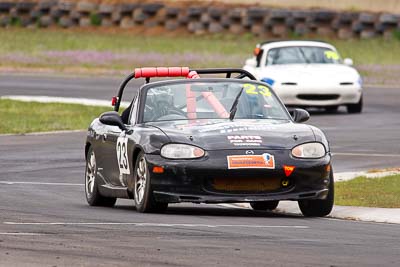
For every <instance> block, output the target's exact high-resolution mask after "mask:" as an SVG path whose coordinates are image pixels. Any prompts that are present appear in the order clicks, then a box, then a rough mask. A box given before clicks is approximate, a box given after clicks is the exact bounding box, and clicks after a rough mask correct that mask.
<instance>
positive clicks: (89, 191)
mask: <svg viewBox="0 0 400 267" xmlns="http://www.w3.org/2000/svg"><path fill="white" fill-rule="evenodd" d="M97 180H98V178H97V163H96V155H95V154H94V151H93V149H92V148H91V147H90V148H89V151H88V153H87V156H86V170H85V195H86V200H87V202H88V203H89V205H90V206H105V207H112V206H114V204H115V202H116V201H117V199H116V198H113V197H104V196H102V195H101V194H100V192H99V189H98V182H97Z"/></svg>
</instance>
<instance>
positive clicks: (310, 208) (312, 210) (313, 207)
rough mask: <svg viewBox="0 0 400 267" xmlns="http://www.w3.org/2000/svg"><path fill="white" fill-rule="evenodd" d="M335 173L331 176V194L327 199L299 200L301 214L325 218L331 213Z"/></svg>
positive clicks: (331, 173)
mask: <svg viewBox="0 0 400 267" xmlns="http://www.w3.org/2000/svg"><path fill="white" fill-rule="evenodd" d="M334 195H335V194H334V181H333V172H332V171H331V172H330V175H329V192H328V196H327V197H326V198H325V199H305V200H299V208H300V210H301V213H303V215H304V216H306V217H324V216H326V215H328V214H329V213H331V211H332V208H333V202H334Z"/></svg>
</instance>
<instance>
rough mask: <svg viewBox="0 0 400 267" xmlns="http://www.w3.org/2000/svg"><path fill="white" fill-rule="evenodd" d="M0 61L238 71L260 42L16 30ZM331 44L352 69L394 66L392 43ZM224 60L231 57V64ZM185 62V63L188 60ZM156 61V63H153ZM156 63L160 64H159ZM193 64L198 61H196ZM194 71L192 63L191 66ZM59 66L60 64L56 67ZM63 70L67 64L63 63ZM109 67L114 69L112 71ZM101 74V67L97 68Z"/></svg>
mask: <svg viewBox="0 0 400 267" xmlns="http://www.w3.org/2000/svg"><path fill="white" fill-rule="evenodd" d="M0 40H1V42H0V58H1V57H2V56H3V57H4V56H5V55H10V54H11V55H13V54H15V53H18V54H19V55H25V56H30V57H40V53H42V52H46V51H67V50H68V51H70V50H72V51H87V50H90V51H108V52H113V53H139V52H142V53H153V52H156V53H161V54H179V53H185V52H186V53H193V54H197V55H200V56H201V55H208V54H212V55H215V54H217V55H222V57H218V58H217V59H215V58H214V57H209V58H208V59H207V60H206V62H202V63H201V66H229V65H232V64H233V63H235V64H236V67H237V66H241V65H242V64H243V63H244V60H245V59H246V58H248V57H250V56H251V55H252V51H253V48H254V46H255V44H256V43H257V42H259V41H263V38H255V37H253V36H251V35H250V34H244V35H238V36H234V35H230V34H216V35H206V36H195V35H184V36H182V35H181V36H163V35H155V36H143V34H140V33H133V32H130V31H121V30H119V31H117V32H113V31H105V30H102V29H96V30H76V31H74V30H61V29H58V30H55V29H21V28H17V27H12V28H7V29H1V30H0ZM326 41H329V42H331V43H333V44H334V45H335V46H336V47H337V48H338V49H339V51H340V53H341V54H342V56H343V57H351V58H353V59H354V62H355V64H356V65H362V64H380V65H382V64H399V62H400V53H394V51H399V49H400V41H399V40H398V39H396V38H393V39H391V40H384V39H382V38H377V39H372V40H326ZM230 56H235V61H234V62H232V59H230ZM189 60H190V59H189ZM154 61H156V60H154ZM160 61H162V60H160ZM196 61H198V60H196ZM192 63H193V64H191V65H195V66H197V65H196V64H198V62H192ZM46 64H47V65H48V66H52V64H53V62H51V61H49V60H47V61H46V62H41V63H23V62H19V61H13V59H12V57H11V58H7V59H4V58H2V60H1V62H0V66H23V67H32V68H34V67H37V66H38V67H43V66H44V65H46ZM59 64H60V63H59ZM66 64H67V63H66ZM114 65H115V66H114ZM114 65H111V66H109V67H115V68H117V69H127V68H130V67H132V66H133V65H134V62H132V64H128V63H123V64H122V63H121V64H117V63H116V64H114ZM81 67H83V68H89V69H90V68H95V67H98V66H97V65H96V64H82V66H81ZM101 67H103V68H104V66H101Z"/></svg>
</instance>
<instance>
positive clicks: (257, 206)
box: [250, 200, 279, 211]
mask: <svg viewBox="0 0 400 267" xmlns="http://www.w3.org/2000/svg"><path fill="white" fill-rule="evenodd" d="M278 204H279V200H274V201H259V202H250V206H251V207H252V208H253V210H261V211H264V210H274V209H276V207H278Z"/></svg>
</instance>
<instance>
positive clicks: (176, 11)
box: [0, 0, 400, 39]
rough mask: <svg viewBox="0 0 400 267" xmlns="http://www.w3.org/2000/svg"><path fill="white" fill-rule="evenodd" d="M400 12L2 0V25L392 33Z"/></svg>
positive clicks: (270, 33)
mask: <svg viewBox="0 0 400 267" xmlns="http://www.w3.org/2000/svg"><path fill="white" fill-rule="evenodd" d="M399 23H400V16H399V15H397V14H388V13H366V12H338V11H331V10H298V9H297V10H296V9H277V8H269V7H265V6H254V5H253V6H251V5H247V6H246V5H233V4H226V3H225V4H218V3H217V2H214V4H213V6H207V5H206V4H201V2H198V3H196V4H191V5H190V4H187V5H186V4H185V5H183V4H177V3H175V2H173V1H171V2H170V1H166V2H164V3H163V2H158V3H141V1H138V2H137V3H132V1H130V3H121V4H110V1H107V0H105V1H104V3H102V1H101V0H99V1H95V2H92V1H90V2H87V1H80V2H77V1H71V2H69V1H65V0H45V1H34V2H29V1H26V2H21V1H19V2H16V1H2V0H0V27H10V26H21V27H43V28H46V27H63V28H71V27H88V26H97V27H121V28H141V29H144V30H146V29H151V28H154V27H159V28H160V29H162V30H165V31H177V30H180V31H182V30H186V31H187V32H189V33H193V34H204V33H224V32H226V33H232V34H243V33H251V34H253V35H256V36H261V37H266V38H269V37H271V38H272V37H277V38H282V37H287V36H293V35H294V36H305V35H306V36H307V35H310V36H312V35H319V36H329V37H338V38H340V39H349V38H358V37H359V38H371V37H375V36H385V37H391V36H392V35H393V31H396V30H398V29H400V24H399Z"/></svg>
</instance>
